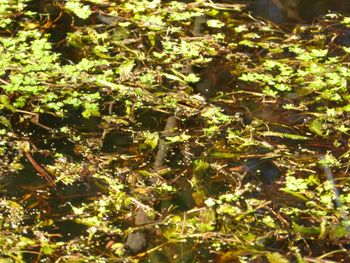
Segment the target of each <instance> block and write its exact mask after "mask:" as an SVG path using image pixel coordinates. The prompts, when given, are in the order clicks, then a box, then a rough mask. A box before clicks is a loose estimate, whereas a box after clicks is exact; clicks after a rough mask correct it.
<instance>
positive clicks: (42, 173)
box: [24, 151, 55, 187]
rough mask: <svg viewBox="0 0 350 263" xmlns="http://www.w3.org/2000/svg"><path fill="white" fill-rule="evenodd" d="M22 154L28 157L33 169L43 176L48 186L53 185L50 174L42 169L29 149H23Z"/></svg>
mask: <svg viewBox="0 0 350 263" xmlns="http://www.w3.org/2000/svg"><path fill="white" fill-rule="evenodd" d="M24 155H25V156H26V158H27V159H28V161H29V162H30V163H31V164H32V166H33V167H34V169H35V170H36V171H37V172H38V173H39V175H40V176H41V177H43V178H44V179H45V180H46V181H47V182H48V183H49V185H50V186H52V187H55V181H54V180H53V179H52V178H51V176H50V174H49V173H48V172H46V171H45V170H44V168H42V167H41V166H40V164H39V163H38V162H37V161H36V160H35V159H34V158H33V156H32V154H31V153H30V152H29V151H25V152H24Z"/></svg>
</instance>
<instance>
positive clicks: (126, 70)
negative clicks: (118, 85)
mask: <svg viewBox="0 0 350 263" xmlns="http://www.w3.org/2000/svg"><path fill="white" fill-rule="evenodd" d="M134 66H135V60H133V59H131V60H127V61H124V62H123V63H122V64H121V65H120V66H119V67H118V68H117V69H116V73H117V74H119V75H120V76H121V77H122V78H123V77H126V76H127V75H128V74H130V73H131V72H132V69H133V68H134Z"/></svg>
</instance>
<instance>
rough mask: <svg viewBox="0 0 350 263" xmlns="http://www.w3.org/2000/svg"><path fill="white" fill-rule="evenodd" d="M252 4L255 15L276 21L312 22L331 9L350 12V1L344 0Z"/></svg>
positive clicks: (266, 0) (275, 0) (258, 1)
mask: <svg viewBox="0 0 350 263" xmlns="http://www.w3.org/2000/svg"><path fill="white" fill-rule="evenodd" d="M250 6H251V8H252V11H253V12H254V14H255V15H258V16H261V17H263V18H265V19H268V20H271V21H273V22H276V23H285V22H299V23H304V22H312V20H313V19H314V18H316V17H318V16H320V15H324V14H326V13H328V12H330V11H333V12H341V13H349V12H350V2H349V1H344V0H318V1H317V0H256V1H250Z"/></svg>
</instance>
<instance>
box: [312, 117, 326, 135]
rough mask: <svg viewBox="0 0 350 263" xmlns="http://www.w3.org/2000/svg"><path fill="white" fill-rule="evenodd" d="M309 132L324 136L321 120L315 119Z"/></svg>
mask: <svg viewBox="0 0 350 263" xmlns="http://www.w3.org/2000/svg"><path fill="white" fill-rule="evenodd" d="M309 130H310V131H312V132H313V133H316V134H317V135H319V136H324V134H323V132H324V128H323V123H322V121H321V120H319V119H315V120H313V121H311V122H310V123H309Z"/></svg>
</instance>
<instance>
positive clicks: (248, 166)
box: [6, 0, 350, 262]
mask: <svg viewBox="0 0 350 263" xmlns="http://www.w3.org/2000/svg"><path fill="white" fill-rule="evenodd" d="M230 2H234V1H230ZM241 2H243V1H241ZM245 2H249V5H248V6H249V7H248V8H249V9H250V10H251V11H252V12H253V14H254V15H257V16H261V17H263V18H264V19H267V20H271V21H273V22H275V23H286V24H289V25H291V24H293V25H295V24H296V23H310V22H312V21H313V20H314V19H317V17H318V16H320V15H322V14H325V13H327V12H329V10H331V11H341V12H344V13H346V12H350V4H349V3H347V1H340V0H338V1H335V0H333V1H327V0H320V1H307V0H296V1H291V0H289V1H288V0H284V1H283V0H255V1H245ZM41 3H42V5H39V7H38V8H39V9H40V8H41V9H43V10H46V11H47V10H49V11H50V10H51V12H52V13H53V14H57V15H58V11H57V10H56V9H55V8H52V9H50V8H51V6H50V3H51V2H50V1H42V2H41ZM47 8H48V9H47ZM80 22H81V21H80ZM80 22H79V21H78V23H80ZM90 22H91V21H90ZM57 23H58V25H59V26H57V27H55V28H53V29H52V30H51V31H50V32H49V33H51V34H52V39H51V40H52V41H53V42H54V43H56V44H57V43H58V44H57V45H56V46H55V48H56V51H58V52H61V53H62V54H63V59H64V60H65V61H66V63H69V62H68V61H73V62H75V61H79V59H80V58H81V56H82V54H77V53H76V52H75V49H74V48H73V49H72V48H65V47H63V46H62V45H60V44H59V42H60V41H61V40H62V39H64V38H65V37H66V33H67V31H69V30H71V29H72V28H71V27H70V25H71V23H72V21H71V20H70V17H62V18H60V20H59V21H58V22H57ZM349 35H350V33H349V32H345V33H344V35H343V37H342V38H341V39H339V41H342V42H343V43H347V44H349V43H350V37H349ZM194 70H195V71H198V72H199V74H200V75H201V77H202V80H201V81H200V82H199V84H196V85H193V89H194V90H195V92H197V93H199V94H201V95H202V96H203V97H205V98H206V99H207V100H208V101H209V102H212V103H217V105H220V99H218V97H220V96H221V95H222V94H223V93H232V94H233V92H234V91H232V87H237V86H239V87H240V88H242V89H243V90H244V89H245V90H246V91H248V92H249V91H250V87H247V86H244V84H242V83H240V82H239V81H237V80H235V79H234V78H233V76H232V74H231V73H230V70H232V68H231V65H229V63H226V62H225V58H218V59H216V60H214V61H213V62H212V63H210V64H209V65H208V67H206V68H199V69H194ZM227 97H228V96H227ZM291 100H293V98H291ZM282 104H283V103H279V102H273V103H268V102H265V101H261V100H260V99H256V97H254V96H251V97H249V95H247V94H241V95H240V94H235V103H232V105H229V106H227V104H222V105H223V108H224V110H225V112H226V113H227V114H229V115H235V114H238V115H240V116H241V117H242V123H243V124H244V125H247V124H251V123H252V122H253V121H256V120H263V121H265V122H269V123H271V127H273V128H274V131H277V132H281V133H283V132H290V133H293V132H295V129H294V130H293V128H291V127H289V126H300V128H298V130H299V131H302V130H303V129H305V127H302V125H303V124H304V122H305V119H307V118H308V116H304V115H302V114H300V113H295V114H291V113H290V112H289V111H288V112H287V111H285V110H284V109H283V108H282V107H281V105H282ZM115 113H116V114H118V110H116V111H115ZM78 116H79V113H77V112H72V118H68V119H65V120H60V119H58V118H52V117H50V116H43V117H42V119H41V123H42V124H44V125H45V126H48V127H52V128H54V127H63V126H69V127H70V128H71V129H72V130H74V131H75V132H76V133H77V134H79V133H80V134H84V136H86V137H87V138H89V139H91V144H90V145H91V150H92V151H94V150H95V151H101V153H102V154H104V155H105V157H106V158H108V156H109V155H110V154H113V155H115V156H123V158H124V157H125V156H127V157H128V156H132V155H133V154H135V153H136V152H137V151H138V150H139V148H138V147H139V146H138V144H137V142H136V139H135V136H136V135H135V134H134V133H131V132H130V131H129V130H127V128H125V129H124V130H120V129H119V130H118V129H115V130H114V129H113V128H110V127H109V128H110V130H108V131H107V132H106V131H105V130H104V129H103V127H102V126H103V125H101V120H100V119H99V118H91V119H84V118H82V117H78ZM167 117H168V115H167V113H160V112H159V111H157V112H155V111H152V110H151V109H148V110H144V111H140V112H138V113H137V115H136V116H135V118H136V119H137V121H138V126H137V131H140V132H141V131H146V130H148V131H151V132H153V131H158V132H162V130H163V127H164V125H165V123H166V119H167ZM287 124H288V125H287ZM182 125H183V127H181V128H182V129H183V130H185V129H191V128H192V129H200V128H201V123H200V122H198V121H197V120H193V122H192V123H190V122H189V121H188V123H183V124H182ZM116 127H119V126H118V124H116ZM23 132H24V133H28V134H34V136H33V144H34V145H36V146H37V147H38V148H39V149H41V150H43V151H42V152H41V153H39V154H37V155H36V156H35V159H36V160H38V161H39V162H40V163H42V164H44V165H47V164H52V162H53V158H52V156H46V155H45V150H50V151H55V152H57V153H61V154H64V155H65V156H66V157H67V158H70V159H72V160H74V161H76V162H79V161H80V160H82V159H83V158H82V155H81V154H82V152H83V150H80V149H78V148H77V147H76V146H75V144H74V141H72V139H71V138H69V137H68V136H65V135H63V134H61V135H58V136H57V134H51V133H50V132H49V131H47V130H45V129H42V128H39V127H37V126H36V125H33V124H30V125H29V126H27V127H24V129H23ZM59 136H62V137H59ZM94 139H95V140H94ZM220 140H221V141H220ZM267 141H269V140H268V139H267ZM279 141H281V142H282V141H283V143H284V145H288V146H290V148H291V149H294V148H295V149H297V148H298V147H299V145H298V143H299V142H297V143H295V140H290V141H288V139H281V138H273V139H271V142H273V143H272V144H274V145H277V144H278V142H279ZM220 143H221V144H224V143H225V140H224V139H223V138H219V139H218V144H220ZM300 143H302V142H300ZM308 143H309V144H310V145H309V146H308V148H309V149H311V150H312V149H314V148H315V149H318V150H320V148H321V149H322V147H323V146H324V150H321V151H322V152H327V150H328V149H330V148H331V147H332V145H329V144H327V142H321V143H320V142H312V141H310V142H308ZM313 143H314V144H315V145H312V144H313ZM322 143H323V144H322ZM211 147H212V148H210V147H207V148H204V147H202V146H201V145H200V146H193V147H192V149H193V150H194V152H193V154H194V155H195V156H200V155H201V154H202V153H203V152H204V151H206V150H208V149H209V150H208V156H207V158H208V159H210V158H212V159H215V157H210V153H211V152H215V151H216V150H221V149H214V148H215V147H214V143H213V145H211ZM218 148H219V147H218ZM222 148H224V146H222ZM181 151H182V149H180V148H174V149H172V151H171V154H170V157H169V158H168V159H167V160H166V164H167V165H168V166H169V167H171V168H172V169H173V171H172V172H170V173H168V174H166V175H165V176H164V178H165V179H166V180H169V181H171V182H174V183H176V184H177V186H178V189H179V190H180V191H178V192H177V193H174V194H172V195H167V196H164V197H162V199H161V200H160V201H159V202H158V203H157V205H156V207H155V209H156V210H157V211H158V212H160V213H163V212H166V211H172V212H173V213H175V214H179V215H182V214H181V213H184V212H186V211H189V210H191V209H194V208H195V207H196V202H198V200H195V198H194V196H193V193H194V190H193V188H192V186H191V184H190V182H188V181H187V180H186V179H184V177H185V176H186V175H188V174H189V173H190V172H189V171H188V170H186V169H184V168H183V165H179V163H180V164H182V163H181V162H185V161H183V160H182V152H181ZM264 154H266V152H264V150H262V149H259V148H256V149H253V153H252V156H250V157H249V156H247V157H245V158H242V159H239V160H238V161H237V162H234V163H229V162H227V160H226V159H224V158H222V159H221V157H218V158H217V159H216V161H217V163H218V165H222V164H224V163H225V165H228V169H231V170H232V171H239V172H241V173H242V174H244V175H245V178H244V180H243V182H244V183H255V184H257V185H259V186H261V189H262V190H261V192H260V193H257V195H256V198H260V197H262V196H263V197H266V196H269V194H270V193H269V191H271V189H273V188H274V187H276V188H278V187H277V186H276V184H275V182H276V181H278V179H279V178H280V177H281V176H282V174H283V172H284V169H285V168H283V167H278V166H277V165H276V164H275V162H274V160H273V158H264V157H261V158H260V157H254V155H257V156H259V155H264ZM125 158H126V157H125ZM130 158H133V157H130ZM137 158H138V159H136V157H135V161H134V162H130V161H128V160H127V161H125V164H129V167H128V169H130V170H138V169H143V168H144V167H146V168H149V167H151V166H152V161H153V160H152V159H151V158H149V157H148V156H147V154H145V156H141V157H137ZM194 159H195V158H194ZM63 161H64V160H63ZM93 161H95V160H91V163H93ZM118 161H119V160H118ZM123 164H124V163H123V162H122V161H121V162H120V163H118V164H117V165H115V164H114V163H111V164H110V166H113V169H114V170H113V169H111V170H112V171H117V170H118V169H119V168H120V167H121V166H123ZM23 165H24V170H22V172H21V175H20V176H17V177H16V178H15V180H13V181H11V182H10V183H9V184H8V185H7V187H6V188H7V195H10V196H14V197H22V198H24V197H28V201H27V202H28V205H29V206H30V205H31V204H32V205H33V206H38V204H39V205H41V206H43V207H45V208H46V209H47V210H48V211H47V212H48V214H49V213H52V214H56V215H58V217H59V216H60V215H63V214H64V212H66V210H67V209H68V208H67V203H68V202H70V203H71V204H73V205H77V204H79V203H81V202H91V201H92V200H93V199H94V198H98V194H99V193H101V192H103V187H100V186H99V185H98V182H94V181H89V180H88V178H86V177H84V178H83V179H82V180H81V182H79V183H77V184H73V185H71V186H63V185H58V186H57V189H54V190H53V191H52V192H51V193H50V194H49V192H50V191H49V190H47V189H46V188H45V186H46V185H45V180H43V179H42V178H40V177H38V176H37V175H36V171H35V170H34V169H33V167H32V166H31V165H30V163H28V162H27V161H24V162H23ZM140 166H141V167H140ZM79 172H80V173H82V174H83V173H84V171H79ZM118 175H119V174H118ZM206 176H207V177H208V178H213V179H212V180H211V181H209V182H206V183H204V184H203V186H202V187H203V189H202V190H203V191H204V192H206V193H208V194H209V195H210V194H213V195H218V194H220V193H224V192H225V191H227V190H228V189H230V187H232V185H234V183H235V182H233V180H231V178H226V179H222V178H221V177H219V176H222V175H217V174H215V173H214V172H213V171H208V174H207V175H206ZM87 177H88V176H87ZM215 177H217V178H215ZM43 188H44V189H46V190H42V189H43ZM276 192H277V191H276ZM277 195H279V196H273V195H272V196H269V198H270V200H272V201H273V202H274V203H275V204H276V205H283V204H284V203H287V202H291V201H290V199H291V197H290V196H287V195H286V196H283V194H281V192H277ZM294 201H295V200H294ZM292 202H293V200H292ZM297 205H299V204H297V203H296V206H297ZM52 229H54V232H55V233H57V234H60V235H62V237H60V238H62V240H64V239H65V238H64V236H66V238H67V240H69V239H71V238H74V237H77V236H79V235H81V234H82V232H83V231H85V230H86V227H84V226H83V225H81V224H77V223H75V222H73V221H70V220H69V219H64V220H62V221H60V222H58V223H56V224H55V225H54V226H52ZM147 231H148V230H147ZM147 231H146V232H147ZM152 231H154V230H152ZM152 231H149V232H147V235H148V236H147V246H148V247H154V246H157V245H159V244H160V243H163V242H164V243H166V240H164V238H162V237H161V235H159V236H157V235H156V234H155V233H154V232H152ZM154 236H155V238H152V237H154ZM191 242H192V240H187V242H184V243H179V244H168V245H165V246H164V248H162V249H159V250H157V251H156V252H153V253H151V254H150V255H148V257H147V259H145V261H144V262H204V261H205V262H225V261H224V260H222V258H220V257H219V256H218V255H217V254H215V255H214V253H213V254H211V253H210V252H209V250H208V249H206V248H205V247H201V246H199V245H198V243H195V242H193V244H192V243H191ZM193 246H195V247H193ZM271 248H272V249H274V248H277V249H278V244H277V243H272V244H271ZM227 262H228V261H227Z"/></svg>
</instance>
